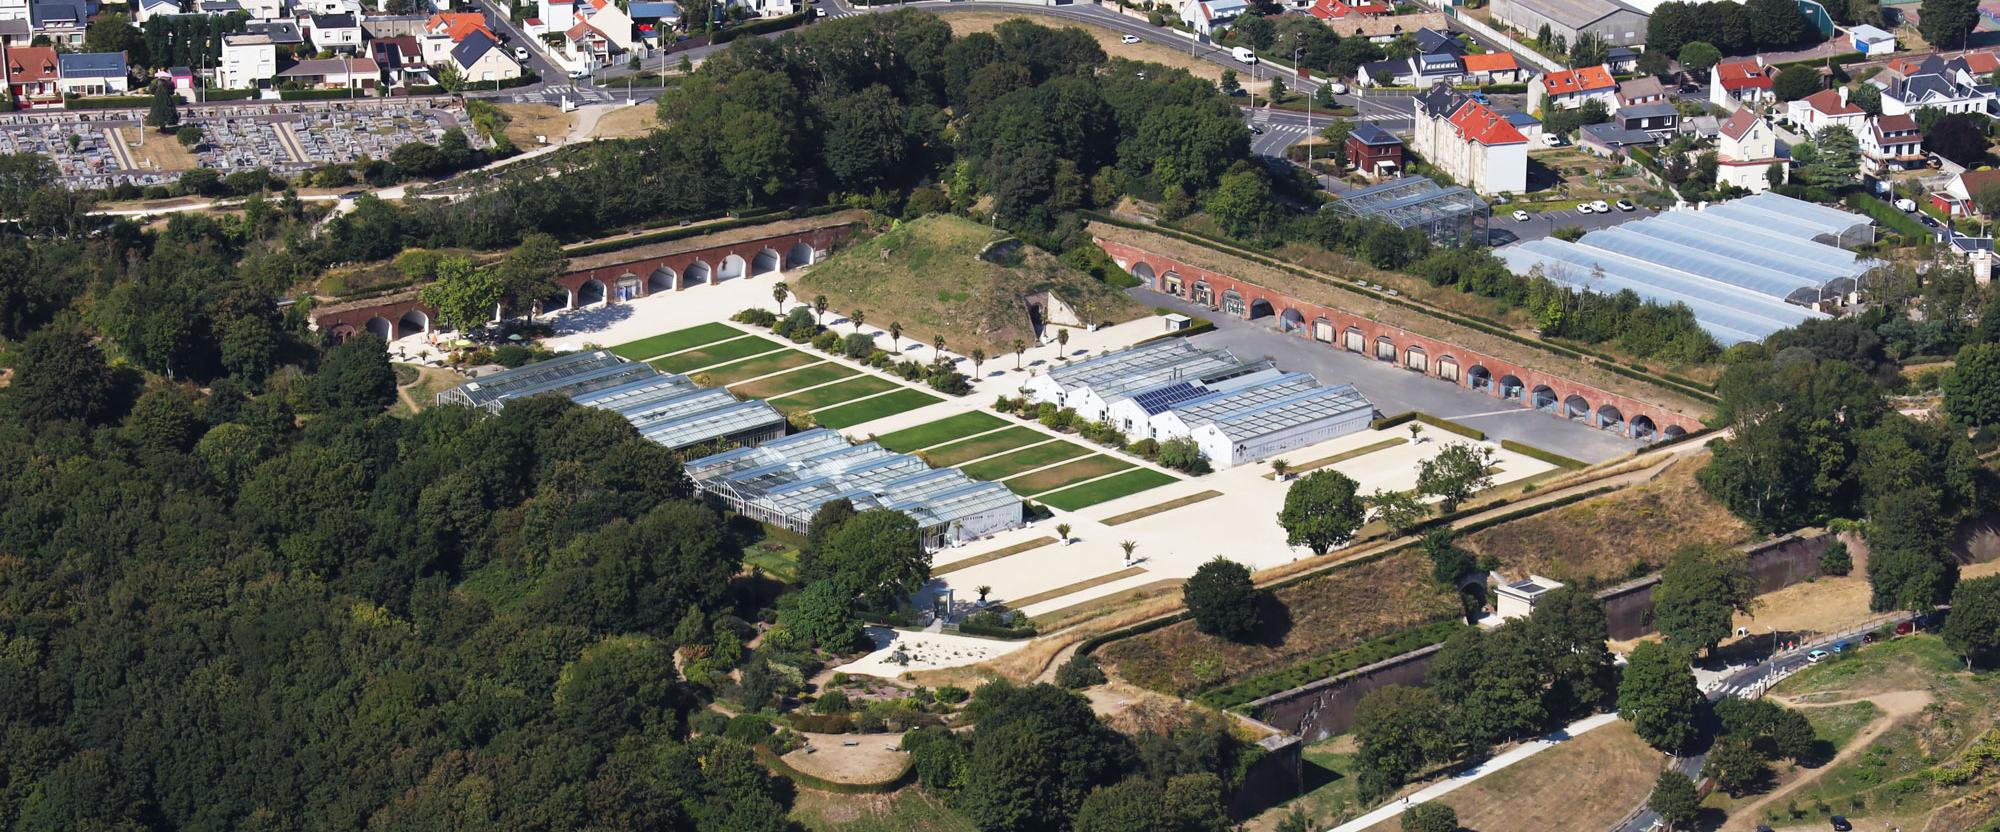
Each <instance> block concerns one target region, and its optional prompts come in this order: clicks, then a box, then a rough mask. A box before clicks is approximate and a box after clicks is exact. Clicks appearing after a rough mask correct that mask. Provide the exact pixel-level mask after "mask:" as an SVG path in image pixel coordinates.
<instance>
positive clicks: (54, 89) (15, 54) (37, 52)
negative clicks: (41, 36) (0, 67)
mask: <svg viewBox="0 0 2000 832" xmlns="http://www.w3.org/2000/svg"><path fill="white" fill-rule="evenodd" d="M61 77H62V64H61V63H60V61H59V60H58V58H57V55H56V50H55V47H52V46H23V47H20V48H18V49H9V50H7V91H8V92H9V93H11V94H13V96H14V106H15V107H17V108H20V109H23V110H36V109H41V108H44V107H60V106H62V103H63V100H62V88H61V87H60V86H58V84H57V82H58V81H59V80H60V79H61Z"/></svg>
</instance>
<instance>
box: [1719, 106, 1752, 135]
mask: <svg viewBox="0 0 2000 832" xmlns="http://www.w3.org/2000/svg"><path fill="white" fill-rule="evenodd" d="M1757 121H1758V118H1757V113H1756V111H1754V110H1752V109H1750V108H1749V107H1744V108H1743V109H1741V110H1737V111H1736V112H1734V113H1731V114H1730V116H1729V118H1728V119H1726V120H1724V121H1723V122H1722V127H1721V128H1720V129H1721V130H1722V134H1723V135H1725V136H1728V137H1730V138H1732V139H1736V140H1738V141H1741V140H1742V139H1743V134H1744V133H1748V132H1750V126H1751V125H1753V124H1756V123H1757Z"/></svg>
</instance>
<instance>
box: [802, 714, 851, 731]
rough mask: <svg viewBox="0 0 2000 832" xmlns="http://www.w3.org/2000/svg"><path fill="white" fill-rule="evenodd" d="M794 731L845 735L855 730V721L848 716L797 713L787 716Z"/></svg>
mask: <svg viewBox="0 0 2000 832" xmlns="http://www.w3.org/2000/svg"><path fill="white" fill-rule="evenodd" d="M785 721H786V722H787V723H789V724H790V725H791V726H792V730H794V731H804V732H806V733H808V734H845V733H847V732H849V731H852V730H854V719H853V718H852V717H849V716H848V715H846V714H809V713H806V712H804V711H795V712H793V713H790V714H787V715H786V716H785Z"/></svg>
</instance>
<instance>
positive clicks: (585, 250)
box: [564, 207, 834, 257]
mask: <svg viewBox="0 0 2000 832" xmlns="http://www.w3.org/2000/svg"><path fill="white" fill-rule="evenodd" d="M833 210H834V209H831V208H825V207H822V208H815V209H811V210H806V211H785V210H773V209H757V210H755V211H740V212H736V213H735V214H734V215H733V216H731V215H728V214H714V215H710V216H709V217H696V218H690V219H689V220H688V221H689V222H701V221H703V220H707V219H709V218H711V217H714V216H731V218H730V219H727V220H722V221H720V222H712V223H708V224H706V225H699V226H687V227H678V228H669V229H666V230H664V231H653V232H648V233H645V234H634V235H632V236H629V237H620V238H618V239H615V240H605V241H603V242H597V243H586V244H584V245H580V246H572V247H570V248H567V249H564V253H566V254H568V255H569V256H571V257H585V256H588V255H592V254H604V253H606V252H612V251H619V250H621V249H628V248H634V247H637V246H643V245H651V244H653V243H666V242H672V241H674V240H680V239H685V238H687V237H699V236H701V235H703V234H714V233H716V232H719V231H729V230H732V229H737V228H747V227H749V226H753V225H764V224H767V223H773V222H778V221H780V220H791V219H800V218H803V217H810V216H815V215H818V214H825V213H830V212H831V211H833Z"/></svg>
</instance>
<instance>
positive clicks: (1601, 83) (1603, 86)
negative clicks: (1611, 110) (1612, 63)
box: [1542, 64, 1618, 95]
mask: <svg viewBox="0 0 2000 832" xmlns="http://www.w3.org/2000/svg"><path fill="white" fill-rule="evenodd" d="M1616 86H1618V82H1617V81H1613V80H1611V70H1610V68H1608V67H1606V66H1604V65H1603V64H1598V65H1597V66H1586V67H1582V68H1580V69H1566V70H1563V71H1561V72H1551V73H1549V74H1547V75H1544V76H1542V88H1543V89H1546V90H1548V93H1549V95H1564V94H1568V93H1578V92H1596V91H1598V90H1608V89H1612V88H1614V87H1616Z"/></svg>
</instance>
